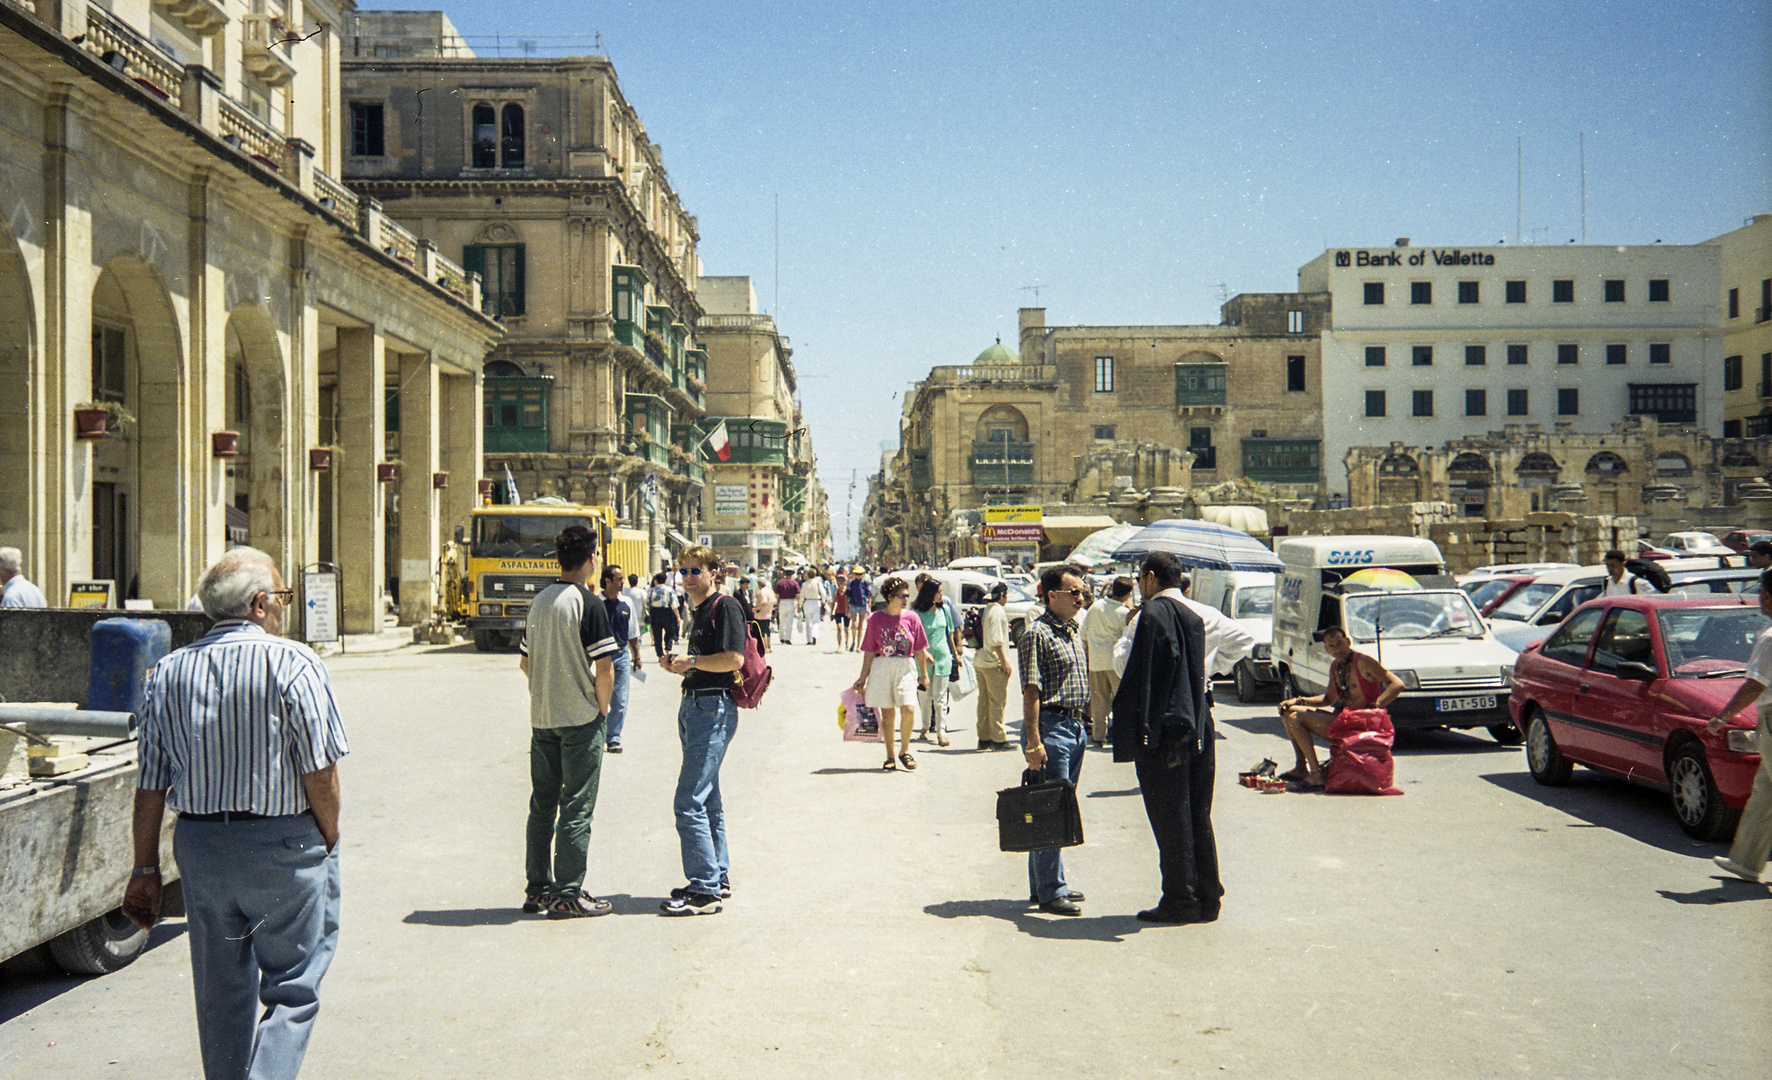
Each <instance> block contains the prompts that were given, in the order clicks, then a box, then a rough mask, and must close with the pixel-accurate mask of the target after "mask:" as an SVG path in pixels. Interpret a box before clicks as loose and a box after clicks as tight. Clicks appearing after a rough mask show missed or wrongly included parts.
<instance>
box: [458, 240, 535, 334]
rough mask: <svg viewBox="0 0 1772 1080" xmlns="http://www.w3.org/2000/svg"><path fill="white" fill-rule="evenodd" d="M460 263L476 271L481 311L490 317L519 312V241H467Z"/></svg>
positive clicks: (520, 259)
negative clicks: (499, 242) (473, 242)
mask: <svg viewBox="0 0 1772 1080" xmlns="http://www.w3.org/2000/svg"><path fill="white" fill-rule="evenodd" d="M461 265H462V269H464V270H471V271H478V272H479V274H480V310H481V311H482V312H484V313H485V314H487V315H490V316H492V317H493V318H501V317H504V316H507V315H521V314H523V312H524V301H523V245H522V244H468V245H467V246H465V247H463V248H462V251H461Z"/></svg>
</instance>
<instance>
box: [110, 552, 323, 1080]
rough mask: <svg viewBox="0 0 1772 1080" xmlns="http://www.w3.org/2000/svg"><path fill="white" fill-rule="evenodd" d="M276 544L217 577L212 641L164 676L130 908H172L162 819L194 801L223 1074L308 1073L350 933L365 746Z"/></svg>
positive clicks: (208, 597) (154, 693)
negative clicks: (325, 986)
mask: <svg viewBox="0 0 1772 1080" xmlns="http://www.w3.org/2000/svg"><path fill="white" fill-rule="evenodd" d="M293 594H294V590H292V589H286V588H284V586H283V578H282V575H281V574H279V573H278V571H277V567H276V565H275V564H274V563H272V561H271V558H270V556H268V555H266V554H265V553H264V552H262V551H257V550H255V549H253V548H244V547H242V548H235V549H234V550H232V551H230V552H228V553H227V554H226V555H223V556H222V557H221V559H220V560H218V561H217V562H216V564H215V565H214V566H212V567H210V568H209V571H208V572H207V573H206V574H204V575H203V580H202V583H201V584H200V585H199V586H198V588H197V596H198V598H199V599H200V600H201V601H202V604H203V610H204V611H206V612H208V613H209V615H210V616H211V617H212V618H214V619H215V620H216V622H215V626H214V627H212V628H211V629H210V631H209V633H207V634H205V635H204V636H203V637H202V638H201V639H200V640H198V641H196V642H194V643H192V644H190V645H187V646H185V647H184V648H182V649H179V650H177V651H175V652H173V653H172V654H171V655H170V656H168V657H167V658H166V659H164V660H162V661H161V662H160V663H159V664H158V665H157V666H156V667H155V669H154V671H153V673H152V675H151V676H150V677H149V679H148V686H147V704H146V705H145V706H144V707H143V711H142V724H141V771H140V776H139V778H138V780H137V790H136V793H135V871H134V873H133V875H132V876H131V877H130V879H129V888H128V891H127V892H126V893H125V894H124V897H123V911H124V913H125V914H127V915H128V916H129V917H130V919H132V920H134V922H135V923H136V925H138V926H140V927H142V928H143V929H147V928H150V927H152V926H153V925H154V922H155V920H156V919H157V918H158V917H159V915H160V866H159V863H160V824H161V818H162V817H163V815H164V813H165V810H166V808H167V807H168V806H170V807H171V808H172V810H173V811H174V812H175V813H177V814H178V825H177V828H176V830H175V832H174V833H173V841H172V847H173V853H174V855H175V857H176V858H177V860H178V867H179V872H180V873H181V874H182V875H183V880H184V893H185V911H186V917H187V919H188V920H189V933H190V942H191V983H192V988H193V990H194V991H195V993H196V1002H197V1037H198V1042H199V1043H200V1045H201V1048H202V1054H203V1075H204V1076H205V1077H208V1078H209V1080H217V1078H220V1077H228V1078H230V1080H236V1078H238V1080H244V1078H246V1077H248V1076H250V1077H252V1078H253V1080H258V1078H260V1077H264V1078H270V1077H294V1076H295V1075H296V1074H297V1073H299V1072H300V1071H301V1063H302V1057H303V1056H304V1055H305V1054H306V1052H307V1046H308V1036H309V1034H310V1033H311V1032H312V1030H313V1026H314V1017H315V1015H316V1014H317V1013H318V1012H319V1009H320V1000H319V991H320V979H321V977H322V976H324V975H325V974H326V968H327V966H328V965H329V964H331V962H332V954H333V950H334V948H335V947H336V946H337V944H338V902H339V880H338V807H339V795H338V760H339V759H340V758H342V757H344V756H345V754H347V753H349V751H350V748H349V747H348V746H347V745H346V742H345V732H344V724H343V722H342V721H341V720H340V718H339V714H338V704H337V702H336V701H335V700H334V699H333V694H332V681H331V679H330V678H329V677H328V676H327V673H326V668H325V667H324V666H323V665H322V664H321V663H320V658H319V657H317V656H315V655H314V653H313V652H312V650H310V649H308V647H307V646H305V645H300V644H297V643H296V642H293V641H288V640H285V639H284V638H282V637H281V636H280V635H281V634H282V632H283V611H284V608H285V606H286V605H287V604H288V603H289V601H290V600H291V598H292V597H293Z"/></svg>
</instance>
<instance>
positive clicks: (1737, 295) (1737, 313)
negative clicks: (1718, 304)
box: [1729, 289, 1741, 319]
mask: <svg viewBox="0 0 1772 1080" xmlns="http://www.w3.org/2000/svg"><path fill="white" fill-rule="evenodd" d="M1729 317H1730V318H1731V319H1739V318H1741V290H1740V289H1730V290H1729Z"/></svg>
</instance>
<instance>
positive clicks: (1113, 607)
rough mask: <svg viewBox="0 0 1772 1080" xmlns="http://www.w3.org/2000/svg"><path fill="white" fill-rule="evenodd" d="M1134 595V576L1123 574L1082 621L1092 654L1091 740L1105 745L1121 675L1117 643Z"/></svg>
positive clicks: (1090, 687)
mask: <svg viewBox="0 0 1772 1080" xmlns="http://www.w3.org/2000/svg"><path fill="white" fill-rule="evenodd" d="M1131 595H1132V579H1131V578H1129V577H1125V576H1123V575H1122V576H1121V577H1117V578H1115V579H1114V582H1113V584H1112V585H1109V586H1108V594H1107V597H1106V598H1105V599H1103V600H1102V601H1101V602H1100V603H1098V604H1096V605H1095V606H1094V607H1092V608H1090V609H1089V621H1088V622H1086V623H1084V624H1083V647H1084V649H1085V650H1087V651H1088V653H1089V699H1090V701H1089V706H1090V707H1089V716H1090V720H1089V726H1090V731H1089V741H1090V742H1092V743H1094V744H1095V745H1096V746H1105V745H1106V744H1107V736H1108V714H1109V713H1111V712H1112V711H1113V708H1114V695H1115V694H1117V693H1119V691H1120V674H1119V672H1117V671H1115V670H1114V646H1115V645H1116V644H1117V643H1118V642H1119V640H1120V635H1121V634H1122V633H1123V632H1124V631H1125V629H1126V615H1127V608H1126V604H1127V601H1128V598H1129V597H1131Z"/></svg>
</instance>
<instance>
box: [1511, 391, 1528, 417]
mask: <svg viewBox="0 0 1772 1080" xmlns="http://www.w3.org/2000/svg"><path fill="white" fill-rule="evenodd" d="M1530 400H1531V397H1530V391H1527V390H1509V391H1508V392H1507V414H1508V415H1509V416H1528V415H1530V414H1531V410H1530V409H1529V408H1528V407H1527V403H1528V402H1529V401H1530Z"/></svg>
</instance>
